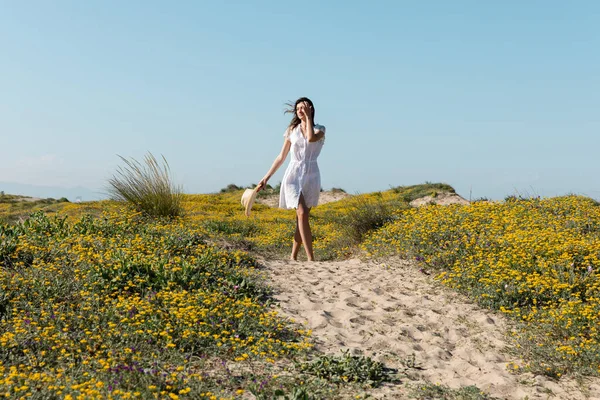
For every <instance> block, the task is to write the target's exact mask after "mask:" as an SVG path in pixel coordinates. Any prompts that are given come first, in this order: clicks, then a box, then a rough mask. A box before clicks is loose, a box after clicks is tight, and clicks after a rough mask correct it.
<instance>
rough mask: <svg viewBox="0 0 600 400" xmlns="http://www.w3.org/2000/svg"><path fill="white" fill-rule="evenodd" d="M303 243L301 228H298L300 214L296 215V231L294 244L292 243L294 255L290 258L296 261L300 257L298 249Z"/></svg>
mask: <svg viewBox="0 0 600 400" xmlns="http://www.w3.org/2000/svg"><path fill="white" fill-rule="evenodd" d="M301 245H302V236H300V230H299V229H298V215H296V233H294V244H293V245H292V255H291V257H290V259H292V260H294V261H296V259H297V258H298V251H300V246H301Z"/></svg>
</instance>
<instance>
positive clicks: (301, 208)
mask: <svg viewBox="0 0 600 400" xmlns="http://www.w3.org/2000/svg"><path fill="white" fill-rule="evenodd" d="M309 214H310V208H309V207H307V206H306V202H305V201H304V195H303V194H300V202H299V203H298V209H297V210H296V215H297V218H298V230H299V231H300V237H301V238H302V243H304V251H305V252H306V258H307V259H308V261H315V255H314V253H313V247H312V233H311V231H310V225H309V223H308V216H309Z"/></svg>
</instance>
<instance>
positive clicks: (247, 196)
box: [242, 189, 258, 217]
mask: <svg viewBox="0 0 600 400" xmlns="http://www.w3.org/2000/svg"><path fill="white" fill-rule="evenodd" d="M257 194H258V192H257V191H256V189H246V190H245V191H244V194H243V195H242V206H244V214H245V215H246V217H249V216H250V210H252V206H253V205H254V201H255V200H256V195H257Z"/></svg>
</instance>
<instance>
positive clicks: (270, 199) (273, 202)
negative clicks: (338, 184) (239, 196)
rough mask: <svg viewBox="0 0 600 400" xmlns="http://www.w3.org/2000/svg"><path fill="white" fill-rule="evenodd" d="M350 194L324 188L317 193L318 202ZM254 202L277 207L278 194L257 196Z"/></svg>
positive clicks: (326, 201) (337, 198)
mask: <svg viewBox="0 0 600 400" xmlns="http://www.w3.org/2000/svg"><path fill="white" fill-rule="evenodd" d="M350 196H351V195H350V194H348V193H344V192H338V191H336V192H332V191H329V190H325V191H323V192H321V194H320V195H319V204H325V203H330V202H332V201H338V200H342V199H345V198H346V197H350ZM256 202H257V203H259V204H266V205H268V206H269V207H279V195H278V194H275V195H272V196H271V195H269V196H266V197H259V198H257V199H256Z"/></svg>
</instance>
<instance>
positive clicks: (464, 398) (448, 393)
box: [410, 383, 499, 400]
mask: <svg viewBox="0 0 600 400" xmlns="http://www.w3.org/2000/svg"><path fill="white" fill-rule="evenodd" d="M410 397H411V398H412V399H418V400H430V399H440V400H494V399H496V400H499V399H497V398H496V397H491V396H489V395H487V394H485V393H483V392H482V391H481V390H480V389H479V388H478V387H477V386H465V387H462V388H460V389H452V388H450V387H448V386H446V385H434V384H431V383H427V384H423V385H417V386H415V387H414V388H413V389H412V391H411V393H410Z"/></svg>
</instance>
